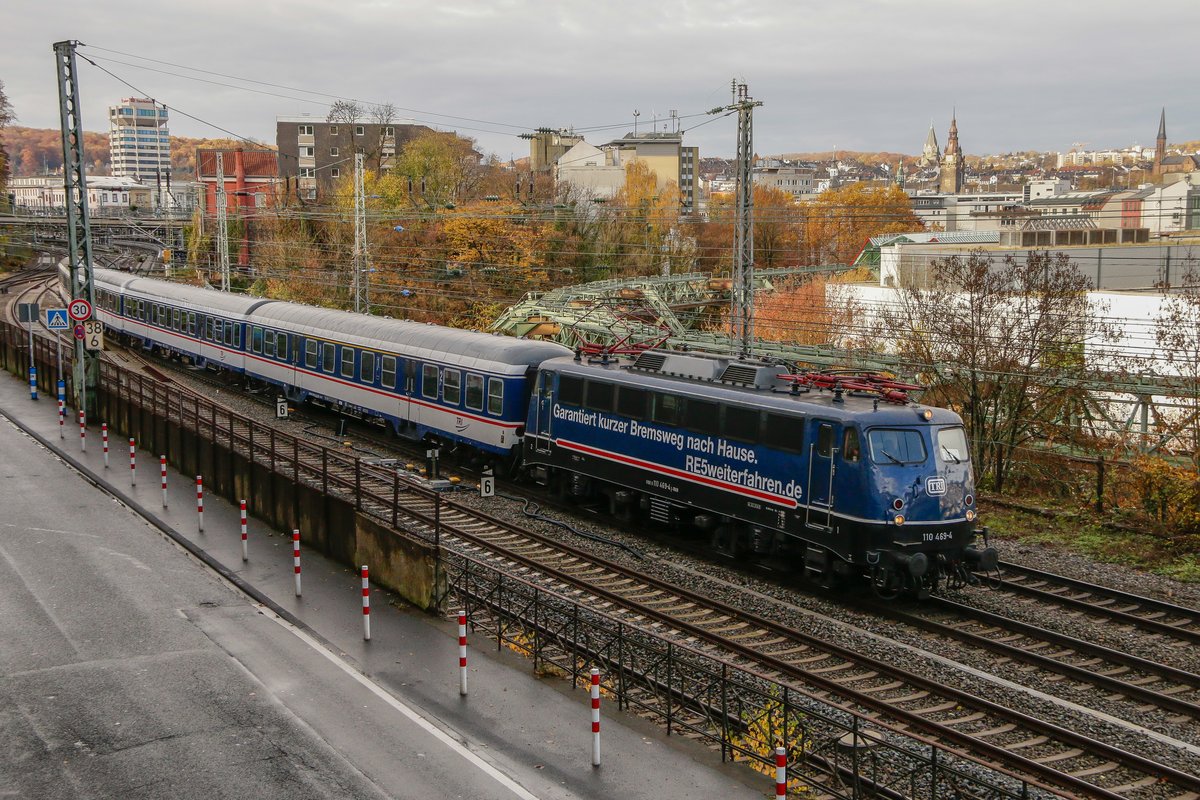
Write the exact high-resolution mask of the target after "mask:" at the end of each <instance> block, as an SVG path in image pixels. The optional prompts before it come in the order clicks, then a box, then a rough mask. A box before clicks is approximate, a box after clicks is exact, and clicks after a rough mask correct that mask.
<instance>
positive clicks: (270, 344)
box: [262, 331, 275, 358]
mask: <svg viewBox="0 0 1200 800" xmlns="http://www.w3.org/2000/svg"><path fill="white" fill-rule="evenodd" d="M262 353H263V355H264V356H266V357H267V358H274V357H275V331H263V349H262Z"/></svg>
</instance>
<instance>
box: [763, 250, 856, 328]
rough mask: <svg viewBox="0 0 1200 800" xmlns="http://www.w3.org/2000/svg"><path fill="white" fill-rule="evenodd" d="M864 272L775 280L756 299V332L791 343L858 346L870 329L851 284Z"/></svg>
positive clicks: (853, 271) (854, 271)
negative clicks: (776, 281) (771, 288)
mask: <svg viewBox="0 0 1200 800" xmlns="http://www.w3.org/2000/svg"><path fill="white" fill-rule="evenodd" d="M865 273H866V270H862V269H859V270H852V271H850V272H847V273H841V274H837V275H801V276H796V277H791V278H785V279H783V280H782V281H779V282H778V283H776V285H775V288H774V291H770V292H758V293H757V294H756V295H755V299H754V333H755V336H757V337H758V338H760V339H765V340H767V341H776V342H787V343H789V344H812V345H833V346H837V347H860V346H862V345H863V344H864V341H863V340H864V339H865V338H867V336H868V334H869V332H870V330H869V326H870V320H869V319H868V314H867V313H866V309H865V307H864V305H863V303H862V302H860V301H859V300H858V299H857V298H856V297H855V295H854V294H853V292H851V291H850V290H849V288H848V284H849V283H851V282H852V281H856V280H864V279H866V278H867V277H868V276H867V275H866V274H865Z"/></svg>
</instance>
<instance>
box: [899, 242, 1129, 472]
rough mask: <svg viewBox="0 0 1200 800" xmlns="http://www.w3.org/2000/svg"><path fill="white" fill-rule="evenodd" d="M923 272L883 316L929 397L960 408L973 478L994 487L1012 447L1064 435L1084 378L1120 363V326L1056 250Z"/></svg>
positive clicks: (978, 256) (955, 261)
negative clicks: (922, 282) (928, 276)
mask: <svg viewBox="0 0 1200 800" xmlns="http://www.w3.org/2000/svg"><path fill="white" fill-rule="evenodd" d="M930 270H931V273H932V280H930V281H928V282H927V285H926V286H918V285H912V286H905V287H902V288H901V289H899V291H898V293H897V296H896V302H895V303H894V304H893V305H891V306H889V307H888V308H886V309H885V310H884V311H883V312H882V319H883V322H884V323H885V325H886V328H887V329H888V330H889V331H890V333H891V335H892V336H893V337H894V345H895V349H896V351H897V352H898V353H899V354H902V355H903V356H904V357H905V358H906V359H908V360H910V365H911V370H912V371H913V372H914V373H915V374H918V375H919V376H920V377H921V379H922V381H923V382H925V383H926V384H928V385H929V386H930V389H929V390H928V391H927V392H926V394H925V400H926V402H930V403H934V404H939V405H948V406H950V407H952V408H954V409H956V410H958V411H959V412H960V413H961V414H962V416H963V418H964V421H965V422H966V425H967V429H968V434H969V436H970V440H971V453H972V457H973V458H974V462H975V470H976V474H977V477H978V478H979V479H980V481H981V483H983V484H985V485H988V486H991V487H992V488H993V489H995V491H996V492H998V493H999V492H1002V491H1003V490H1004V486H1005V482H1006V479H1007V478H1008V476H1009V473H1010V470H1011V468H1012V466H1013V463H1014V458H1015V456H1016V454H1017V451H1018V449H1019V448H1021V447H1024V446H1026V445H1027V444H1029V443H1030V442H1033V441H1038V440H1040V441H1047V440H1050V441H1054V440H1058V441H1062V440H1064V439H1069V437H1070V436H1071V435H1072V428H1071V427H1070V425H1066V424H1063V422H1064V420H1069V419H1070V418H1072V417H1073V416H1074V415H1076V414H1077V413H1078V412H1079V411H1080V410H1081V409H1080V405H1079V404H1080V403H1081V402H1082V400H1081V397H1082V390H1081V388H1080V383H1081V382H1082V381H1085V380H1089V379H1090V380H1094V381H1100V380H1105V379H1108V380H1111V379H1112V377H1113V376H1114V374H1116V373H1117V372H1118V371H1119V370H1120V368H1121V360H1120V358H1119V356H1118V354H1117V351H1116V344H1117V342H1118V340H1119V338H1120V336H1121V330H1120V328H1119V327H1118V326H1116V325H1114V324H1112V323H1110V322H1108V321H1107V319H1108V318H1107V316H1106V314H1107V307H1106V306H1104V305H1103V304H1098V303H1096V304H1093V302H1092V301H1091V300H1090V299H1089V297H1088V290H1089V289H1090V288H1091V283H1090V280H1089V279H1088V278H1087V277H1085V276H1084V275H1083V274H1082V273H1081V272H1080V271H1079V269H1078V267H1077V266H1076V265H1075V264H1074V263H1073V262H1072V261H1071V260H1070V258H1069V257H1068V256H1067V255H1066V254H1064V253H1057V254H1050V253H1048V252H1045V251H1031V252H1029V254H1028V255H1027V256H1026V257H1025V258H1024V259H1018V258H1016V257H1014V256H1012V255H1008V256H1006V257H1005V258H1004V259H1003V260H1002V261H999V262H997V261H994V260H993V259H992V258H991V257H990V256H989V255H988V254H987V253H986V252H985V251H982V250H981V251H976V252H973V253H971V254H970V255H968V256H966V257H963V256H957V255H956V256H950V257H949V258H945V259H938V260H935V261H934V262H933V263H932V265H931V267H930Z"/></svg>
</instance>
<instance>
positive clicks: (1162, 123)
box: [1151, 106, 1167, 175]
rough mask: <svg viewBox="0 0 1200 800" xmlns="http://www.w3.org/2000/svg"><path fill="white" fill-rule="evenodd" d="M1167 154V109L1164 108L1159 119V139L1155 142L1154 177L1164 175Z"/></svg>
mask: <svg viewBox="0 0 1200 800" xmlns="http://www.w3.org/2000/svg"><path fill="white" fill-rule="evenodd" d="M1166 154H1167V107H1166V106H1163V110H1162V114H1161V115H1160V116H1159V118H1158V138H1157V139H1155V140H1154V172H1153V173H1151V174H1153V175H1162V174H1163V168H1162V167H1163V156H1165V155H1166Z"/></svg>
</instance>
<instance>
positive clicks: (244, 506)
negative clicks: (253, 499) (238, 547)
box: [241, 500, 249, 561]
mask: <svg viewBox="0 0 1200 800" xmlns="http://www.w3.org/2000/svg"><path fill="white" fill-rule="evenodd" d="M241 515H242V561H246V560H247V559H248V557H249V556H248V555H247V553H246V501H245V500H243V501H242V508H241Z"/></svg>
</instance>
